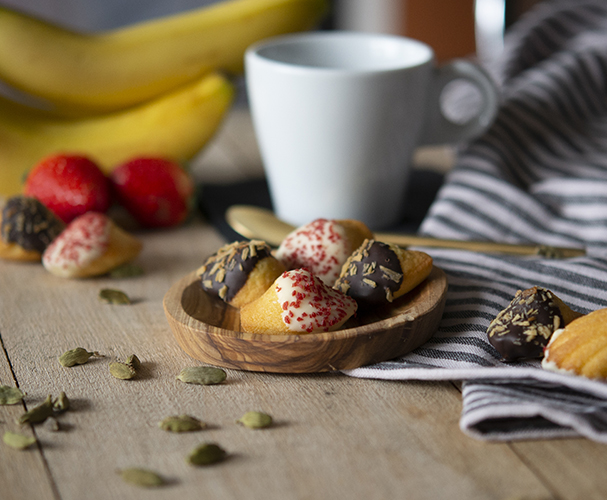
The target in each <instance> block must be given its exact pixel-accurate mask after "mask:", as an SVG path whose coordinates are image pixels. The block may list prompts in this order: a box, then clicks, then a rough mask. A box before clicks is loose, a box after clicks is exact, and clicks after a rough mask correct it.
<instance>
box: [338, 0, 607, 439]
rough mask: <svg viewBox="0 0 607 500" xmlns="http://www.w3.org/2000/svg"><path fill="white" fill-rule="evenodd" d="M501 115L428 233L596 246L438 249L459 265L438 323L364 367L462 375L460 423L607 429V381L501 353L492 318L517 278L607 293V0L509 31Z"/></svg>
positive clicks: (363, 373)
mask: <svg viewBox="0 0 607 500" xmlns="http://www.w3.org/2000/svg"><path fill="white" fill-rule="evenodd" d="M498 80H499V83H500V85H501V88H502V93H503V102H502V105H501V108H500V111H499V113H498V116H497V119H496V121H495V123H494V124H493V125H492V127H491V128H490V130H488V131H487V132H486V133H485V134H484V135H483V136H482V137H481V138H479V139H477V140H475V141H474V142H473V143H471V144H469V145H468V146H467V147H465V148H464V149H463V150H462V151H461V152H460V154H459V155H458V161H457V165H456V167H455V168H454V169H453V171H452V172H451V173H450V174H449V176H448V178H447V180H446V183H445V185H444V187H443V188H442V189H441V191H440V192H439V195H438V197H437V200H436V201H435V203H434V204H433V206H432V207H431V210H430V212H429V215H428V217H427V218H426V220H425V221H424V223H423V224H422V227H421V232H422V233H424V234H426V235H431V236H436V237H443V238H455V239H487V240H493V241H506V242H513V243H517V242H518V243H542V244H547V245H554V246H584V247H586V249H587V256H584V257H578V258H572V259H564V260H558V259H546V258H540V257H507V256H499V255H486V254H475V253H471V252H464V251H455V250H427V251H428V253H430V254H431V255H432V256H433V258H434V261H435V264H436V265H437V266H439V267H441V268H442V269H443V270H444V271H445V272H446V273H447V275H448V279H449V289H448V295H447V305H446V309H445V313H444V316H443V319H442V322H441V324H440V327H439V331H438V332H437V333H436V335H435V336H434V337H433V338H432V339H431V340H430V341H429V342H427V343H426V344H425V345H423V346H422V347H421V348H419V349H417V350H416V351H414V352H412V353H410V354H408V355H406V356H404V357H402V358H400V359H396V360H392V361H390V362H384V363H379V364H376V365H373V366H367V367H362V368H358V369H355V370H350V371H348V372H347V373H348V374H349V375H351V376H355V377H367V378H382V379H390V380H462V381H464V383H463V411H462V416H461V420H460V426H461V428H462V430H463V431H464V432H465V433H467V434H469V435H471V436H474V437H477V438H480V439H491V440H513V439H537V438H546V437H563V436H585V437H587V438H589V439H593V440H596V441H600V442H606V443H607V383H604V382H600V381H595V380H588V379H585V378H582V377H576V376H571V375H565V374H560V373H553V372H549V371H546V370H543V369H542V368H541V366H540V364H539V362H537V361H531V362H515V363H508V364H506V363H503V362H502V361H500V356H499V354H498V353H497V352H496V351H495V350H494V349H493V347H492V346H491V345H490V344H489V343H488V341H487V336H486V329H487V327H488V325H489V322H490V321H491V320H492V319H493V318H494V317H495V316H496V315H497V314H498V312H499V311H501V310H502V309H503V308H504V307H506V305H507V304H508V303H509V302H510V300H511V299H512V298H513V297H514V294H515V293H516V291H517V290H519V289H526V288H530V287H532V286H535V285H537V286H541V287H545V288H548V289H550V290H552V291H553V292H554V293H555V294H556V295H557V296H559V297H560V298H561V299H562V300H563V301H564V302H565V303H567V304H568V305H569V306H570V307H572V308H573V309H575V310H578V311H580V312H583V313H587V312H590V311H593V310H596V309H599V308H604V307H607V2H605V1H604V0H592V1H591V0H569V1H548V2H545V3H543V4H540V6H539V7H538V8H536V9H535V10H534V11H533V12H532V13H530V14H529V15H528V16H527V17H526V18H525V19H523V20H522V21H521V22H519V24H518V25H517V26H515V27H513V29H512V30H511V32H510V33H509V34H508V38H507V43H506V51H505V55H504V59H503V63H502V64H501V66H500V73H499V76H498Z"/></svg>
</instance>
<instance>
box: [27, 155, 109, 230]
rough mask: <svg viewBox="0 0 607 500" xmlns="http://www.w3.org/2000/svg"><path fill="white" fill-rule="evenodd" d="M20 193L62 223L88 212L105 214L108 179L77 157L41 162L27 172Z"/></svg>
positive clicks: (94, 165)
mask: <svg viewBox="0 0 607 500" xmlns="http://www.w3.org/2000/svg"><path fill="white" fill-rule="evenodd" d="M23 192H24V194H25V195H26V196H32V197H34V198H37V199H38V200H39V201H40V202H42V204H44V205H46V207H47V208H48V209H49V210H51V211H52V212H53V213H54V214H55V215H56V216H57V217H58V218H59V219H61V220H62V221H63V222H65V223H69V222H71V221H72V220H73V219H75V218H76V217H78V216H79V215H82V214H84V213H86V212H89V211H96V212H106V211H107V210H108V208H109V207H110V202H111V195H110V193H111V191H110V183H109V180H108V178H107V177H106V176H105V175H104V174H103V172H102V171H101V170H100V169H99V167H98V166H97V164H96V163H95V162H93V161H92V160H91V159H89V158H87V157H85V156H79V155H68V154H58V155H54V156H50V157H48V158H45V159H43V160H42V161H41V162H39V163H38V164H37V165H36V166H35V167H34V168H33V169H32V170H31V171H30V172H29V174H28V176H27V179H26V180H25V186H24V190H23Z"/></svg>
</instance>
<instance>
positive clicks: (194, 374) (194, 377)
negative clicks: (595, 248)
mask: <svg viewBox="0 0 607 500" xmlns="http://www.w3.org/2000/svg"><path fill="white" fill-rule="evenodd" d="M177 379H178V380H181V381H182V382H185V383H186V384H200V385H214V384H220V383H221V382H223V381H224V380H225V379H226V372H225V371H223V370H222V369H221V368H214V367H212V366H192V367H189V368H184V369H183V370H181V372H180V373H179V375H177Z"/></svg>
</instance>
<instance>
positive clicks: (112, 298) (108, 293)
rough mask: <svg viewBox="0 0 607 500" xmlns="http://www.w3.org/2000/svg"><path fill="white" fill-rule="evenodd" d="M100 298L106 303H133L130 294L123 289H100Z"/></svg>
mask: <svg viewBox="0 0 607 500" xmlns="http://www.w3.org/2000/svg"><path fill="white" fill-rule="evenodd" d="M99 300H101V301H102V302H105V303H106V304H117V305H126V304H130V303H131V299H129V296H128V295H127V294H126V293H124V292H123V291H121V290H114V289H112V288H104V289H102V290H100V291H99Z"/></svg>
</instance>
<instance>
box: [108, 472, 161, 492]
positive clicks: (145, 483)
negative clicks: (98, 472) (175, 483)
mask: <svg viewBox="0 0 607 500" xmlns="http://www.w3.org/2000/svg"><path fill="white" fill-rule="evenodd" d="M117 472H118V474H120V477H122V480H123V481H124V482H125V483H129V484H132V485H135V486H139V487H141V488H155V487H158V486H162V485H164V484H165V481H164V479H162V477H160V476H159V475H158V474H156V473H155V472H152V471H151V470H147V469H140V468H137V467H130V468H127V469H120V470H118V471H117Z"/></svg>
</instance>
